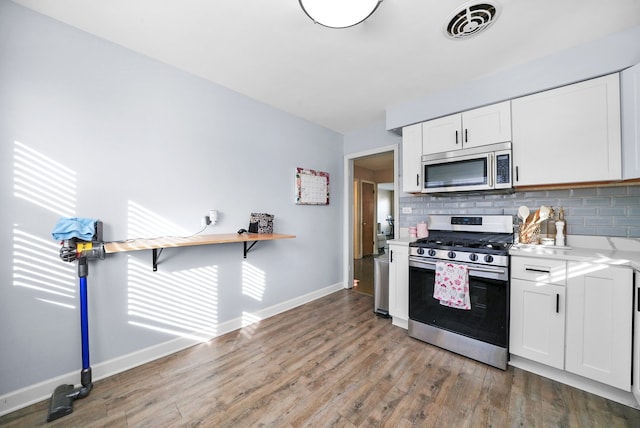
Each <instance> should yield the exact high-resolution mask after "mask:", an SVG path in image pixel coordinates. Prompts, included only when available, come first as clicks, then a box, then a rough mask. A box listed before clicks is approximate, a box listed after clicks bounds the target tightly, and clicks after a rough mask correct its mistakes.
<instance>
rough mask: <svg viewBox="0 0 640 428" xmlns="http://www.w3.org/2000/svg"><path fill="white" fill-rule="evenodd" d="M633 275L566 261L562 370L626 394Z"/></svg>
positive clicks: (624, 269)
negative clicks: (623, 391) (564, 355)
mask: <svg viewBox="0 0 640 428" xmlns="http://www.w3.org/2000/svg"><path fill="white" fill-rule="evenodd" d="M632 301H633V271H632V270H631V269H630V268H626V267H616V266H607V265H599V264H590V263H579V262H569V264H568V268H567V330H566V359H565V370H566V371H568V372H571V373H575V374H579V375H581V376H584V377H586V378H589V379H593V380H596V381H598V382H602V383H605V384H607V385H611V386H614V387H616V388H619V389H624V390H625V391H630V390H631V341H632V325H633V307H632V305H631V302H632Z"/></svg>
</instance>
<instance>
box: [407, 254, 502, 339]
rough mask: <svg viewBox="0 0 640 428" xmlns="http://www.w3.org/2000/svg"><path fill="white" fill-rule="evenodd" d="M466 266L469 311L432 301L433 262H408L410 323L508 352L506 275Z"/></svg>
mask: <svg viewBox="0 0 640 428" xmlns="http://www.w3.org/2000/svg"><path fill="white" fill-rule="evenodd" d="M467 265H468V266H469V296H470V300H471V310H463V309H456V308H451V307H448V306H444V305H441V304H440V301H439V300H437V299H435V298H434V297H433V287H434V283H435V266H436V262H435V261H431V260H428V259H427V260H425V259H424V258H419V257H410V258H409V319H412V320H414V321H417V322H419V323H423V324H427V325H431V326H433V327H436V328H439V329H444V330H448V331H450V332H453V333H456V334H459V335H463V336H466V337H469V338H472V339H476V340H479V341H482V342H486V343H490V344H492V345H496V346H498V347H501V348H507V338H508V313H509V306H508V305H509V280H508V278H509V272H508V269H507V268H505V267H496V266H472V265H471V264H467Z"/></svg>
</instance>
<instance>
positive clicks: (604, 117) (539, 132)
mask: <svg viewBox="0 0 640 428" xmlns="http://www.w3.org/2000/svg"><path fill="white" fill-rule="evenodd" d="M511 110H512V112H511V113H512V119H513V159H514V166H515V174H514V175H515V181H514V185H515V186H527V185H540V184H559V183H576V182H585V181H606V180H618V179H620V178H621V177H622V161H621V143H620V83H619V77H618V74H612V75H609V76H604V77H600V78H597V79H592V80H588V81H585V82H580V83H576V84H574V85H569V86H564V87H562V88H558V89H553V90H550V91H545V92H540V93H538V94H534V95H530V96H527V97H523V98H517V99H514V100H513V101H512V102H511Z"/></svg>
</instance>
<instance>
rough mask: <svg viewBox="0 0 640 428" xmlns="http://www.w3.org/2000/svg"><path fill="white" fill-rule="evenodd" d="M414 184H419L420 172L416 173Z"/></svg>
mask: <svg viewBox="0 0 640 428" xmlns="http://www.w3.org/2000/svg"><path fill="white" fill-rule="evenodd" d="M416 186H420V174H416Z"/></svg>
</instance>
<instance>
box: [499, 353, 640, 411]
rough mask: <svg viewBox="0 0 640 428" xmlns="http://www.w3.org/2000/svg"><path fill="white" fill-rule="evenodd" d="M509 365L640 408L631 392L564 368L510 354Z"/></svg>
mask: <svg viewBox="0 0 640 428" xmlns="http://www.w3.org/2000/svg"><path fill="white" fill-rule="evenodd" d="M509 365H510V366H513V367H518V368H520V369H522V370H526V371H528V372H531V373H535V374H537V375H540V376H542V377H546V378H548V379H552V380H555V381H557V382H560V383H564V384H565V385H569V386H572V387H574V388H578V389H581V390H583V391H586V392H590V393H592V394H595V395H598V396H600V397H604V398H606V399H607V400H611V401H615V402H616V403H620V404H624V405H625V406H629V407H633V408H634V409H640V405H639V404H638V402H637V401H636V399H635V397H634V396H633V394H632V393H631V392H627V391H623V390H621V389H618V388H614V387H612V386H609V385H605V384H603V383H600V382H596V381H594V380H591V379H587V378H584V377H582V376H578V375H575V374H573V373H569V372H566V371H564V370H558V369H556V368H553V367H549V366H547V365H544V364H540V363H538V362H535V361H531V360H528V359H526V358H522V357H518V356H517V355H510V360H509Z"/></svg>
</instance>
